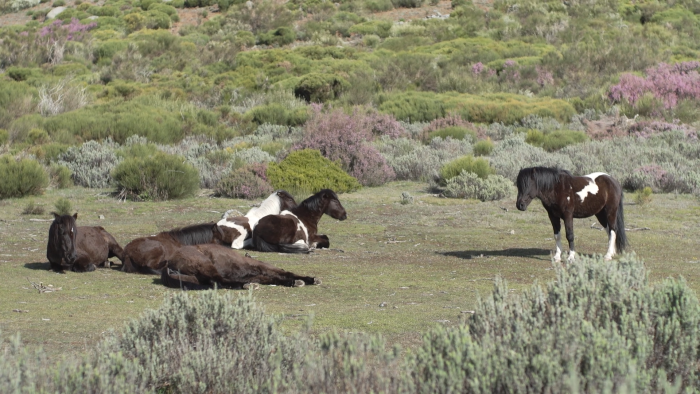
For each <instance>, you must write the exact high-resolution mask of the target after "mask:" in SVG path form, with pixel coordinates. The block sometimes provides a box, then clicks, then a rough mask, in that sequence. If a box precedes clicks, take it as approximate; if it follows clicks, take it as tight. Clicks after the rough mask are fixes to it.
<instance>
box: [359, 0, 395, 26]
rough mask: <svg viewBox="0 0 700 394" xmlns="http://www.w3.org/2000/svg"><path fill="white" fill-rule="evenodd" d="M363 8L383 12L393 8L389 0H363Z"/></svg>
mask: <svg viewBox="0 0 700 394" xmlns="http://www.w3.org/2000/svg"><path fill="white" fill-rule="evenodd" d="M365 8H367V10H368V11H370V12H383V11H389V10H392V9H394V4H393V3H392V2H391V0H365ZM371 34H374V33H371ZM375 35H376V34H375Z"/></svg>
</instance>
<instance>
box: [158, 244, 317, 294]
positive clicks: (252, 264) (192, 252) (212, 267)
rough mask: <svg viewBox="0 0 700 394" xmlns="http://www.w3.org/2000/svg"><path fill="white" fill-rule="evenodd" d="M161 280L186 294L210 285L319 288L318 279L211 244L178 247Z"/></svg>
mask: <svg viewBox="0 0 700 394" xmlns="http://www.w3.org/2000/svg"><path fill="white" fill-rule="evenodd" d="M161 280H162V282H163V284H164V285H166V286H168V287H175V288H183V289H187V290H200V289H208V288H212V287H214V285H216V286H217V287H223V288H229V289H241V288H247V287H248V285H249V284H253V283H257V284H261V285H280V286H294V287H299V286H304V285H317V284H321V281H320V280H319V279H316V278H312V277H309V276H300V275H296V274H293V273H291V272H288V271H285V270H283V269H280V268H277V267H275V266H273V265H271V264H268V263H264V262H262V261H258V260H255V259H253V258H250V257H248V256H243V255H241V254H240V253H238V252H237V251H235V250H233V249H231V248H229V247H227V246H222V245H214V244H204V245H196V246H182V247H181V248H180V249H179V250H178V252H177V253H175V254H174V255H173V256H172V257H171V259H170V260H169V261H168V264H167V268H166V269H163V271H162V273H161Z"/></svg>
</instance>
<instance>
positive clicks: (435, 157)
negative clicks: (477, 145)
mask: <svg viewBox="0 0 700 394" xmlns="http://www.w3.org/2000/svg"><path fill="white" fill-rule="evenodd" d="M375 146H376V147H377V149H378V150H379V152H380V153H381V154H382V156H384V158H385V159H386V161H387V163H388V164H389V166H390V167H391V168H392V169H393V170H394V172H395V173H396V179H399V180H414V181H428V180H432V179H434V178H437V177H439V172H440V168H441V167H442V166H443V165H444V164H445V163H447V162H448V161H450V160H453V159H455V158H457V157H461V156H465V155H469V154H471V153H472V151H473V149H472V144H471V143H470V142H469V141H466V140H455V139H452V138H449V137H448V138H446V139H442V138H440V137H437V138H433V140H432V141H431V142H430V144H429V145H423V144H422V143H421V142H420V141H417V140H413V139H408V138H397V139H394V140H392V139H389V138H382V139H381V140H380V141H377V142H376V143H375Z"/></svg>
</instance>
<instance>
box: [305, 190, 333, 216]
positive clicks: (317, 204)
mask: <svg viewBox="0 0 700 394" xmlns="http://www.w3.org/2000/svg"><path fill="white" fill-rule="evenodd" d="M326 193H328V194H330V195H331V196H332V197H333V198H334V199H336V200H337V199H338V195H337V194H335V192H334V191H333V190H331V189H323V190H321V191H320V192H318V193H316V194H314V195H313V196H311V197H309V198H307V199H306V200H304V201H302V202H301V204H299V206H300V207H305V208H306V209H308V210H309V211H311V212H318V211H320V210H321V209H323V207H322V206H321V201H322V200H323V195H324V194H326Z"/></svg>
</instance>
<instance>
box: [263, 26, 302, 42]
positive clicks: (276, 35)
mask: <svg viewBox="0 0 700 394" xmlns="http://www.w3.org/2000/svg"><path fill="white" fill-rule="evenodd" d="M296 38H297V35H296V33H294V30H293V29H292V28H290V27H287V26H282V27H279V28H277V29H275V30H270V31H268V32H267V33H263V34H260V36H258V41H259V42H260V43H261V44H263V45H278V46H284V45H288V44H291V43H293V42H294V41H295V40H296Z"/></svg>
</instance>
